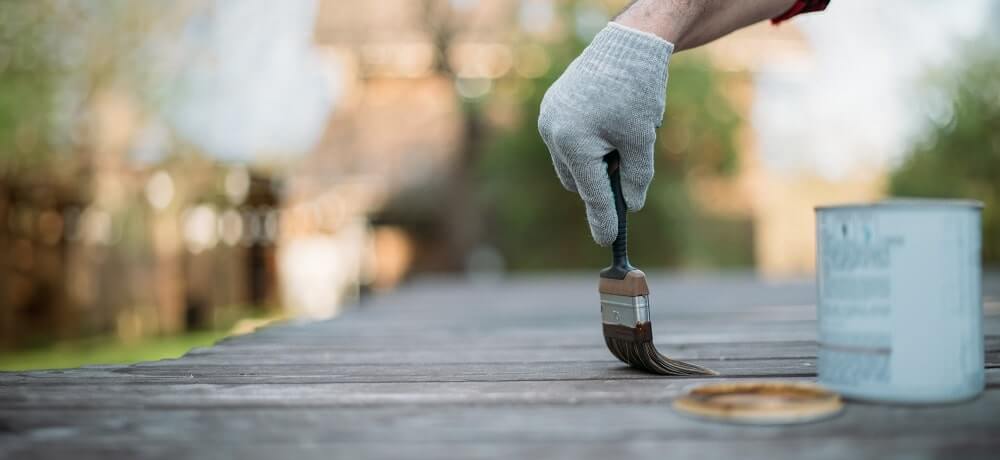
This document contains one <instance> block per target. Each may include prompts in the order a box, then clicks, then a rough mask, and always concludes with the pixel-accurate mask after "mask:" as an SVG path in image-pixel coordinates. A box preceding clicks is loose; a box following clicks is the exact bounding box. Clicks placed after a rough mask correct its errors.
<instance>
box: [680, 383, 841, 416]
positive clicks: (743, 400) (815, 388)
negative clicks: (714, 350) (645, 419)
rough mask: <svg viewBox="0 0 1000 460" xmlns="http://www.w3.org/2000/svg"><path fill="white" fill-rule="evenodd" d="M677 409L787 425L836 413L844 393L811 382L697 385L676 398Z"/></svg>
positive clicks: (695, 414)
mask: <svg viewBox="0 0 1000 460" xmlns="http://www.w3.org/2000/svg"><path fill="white" fill-rule="evenodd" d="M673 407H674V410H676V411H677V412H679V413H682V414H684V415H691V416H695V417H698V418H702V419H708V420H713V421H719V422H727V423H742V424H750V425H784V424H792V423H803V422H811V421H816V420H821V419H825V418H829V417H833V416H834V415H837V414H839V413H840V411H842V410H843V408H844V403H843V402H842V401H841V400H840V395H838V394H837V393H834V392H832V391H830V390H827V389H826V388H823V387H821V386H819V385H816V384H814V383H807V382H727V383H713V384H707V385H701V386H698V387H695V388H694V389H692V390H691V391H689V392H688V394H687V395H685V396H682V397H680V398H678V399H676V400H674V404H673Z"/></svg>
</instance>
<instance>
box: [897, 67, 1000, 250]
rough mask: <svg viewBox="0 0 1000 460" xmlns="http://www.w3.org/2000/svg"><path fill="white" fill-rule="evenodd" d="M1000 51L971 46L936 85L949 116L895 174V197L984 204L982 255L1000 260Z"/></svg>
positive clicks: (935, 125) (933, 128)
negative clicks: (955, 199) (943, 97)
mask: <svg viewBox="0 0 1000 460" xmlns="http://www.w3.org/2000/svg"><path fill="white" fill-rule="evenodd" d="M998 51H1000V50H997V49H996V48H991V49H988V50H983V49H976V50H970V52H969V53H968V56H966V57H965V58H964V59H962V60H961V62H963V64H962V66H961V67H960V68H958V69H956V70H955V71H954V74H948V75H946V76H947V78H946V79H944V81H945V83H939V84H937V85H936V86H937V88H936V89H937V90H939V91H942V92H943V93H944V94H946V95H947V98H946V100H948V106H947V109H950V110H944V111H943V112H944V113H946V114H947V115H950V116H946V117H938V118H941V119H940V120H937V121H938V122H937V123H936V124H933V125H932V126H931V127H930V130H929V132H928V133H927V137H926V139H925V140H924V141H923V142H921V143H920V144H918V145H917V146H915V147H914V149H913V151H912V152H911V153H910V154H909V155H908V156H907V157H906V160H905V161H904V162H903V164H902V165H901V166H900V167H899V168H898V169H897V170H896V171H895V172H894V173H893V174H892V177H891V180H890V184H889V192H890V193H891V194H892V195H896V196H909V197H936V198H968V199H975V200H980V201H982V202H983V204H984V205H985V207H984V208H983V258H984V261H985V262H987V263H993V264H996V263H1000V52H998Z"/></svg>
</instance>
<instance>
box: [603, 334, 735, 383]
mask: <svg viewBox="0 0 1000 460" xmlns="http://www.w3.org/2000/svg"><path fill="white" fill-rule="evenodd" d="M604 342H605V343H606V344H607V345H608V350H611V354H613V355H615V357H616V358H618V359H620V360H621V361H622V362H624V363H625V364H628V365H629V366H632V367H634V368H636V369H641V370H644V371H646V372H652V373H654V374H661V375H718V373H717V372H715V371H713V370H711V369H706V368H704V367H701V366H698V365H695V364H691V363H686V362H684V361H678V360H676V359H670V358H668V357H666V356H663V355H662V354H660V352H659V351H657V350H656V346H654V345H653V342H651V341H638V342H637V341H634V340H628V339H622V338H616V337H608V336H604Z"/></svg>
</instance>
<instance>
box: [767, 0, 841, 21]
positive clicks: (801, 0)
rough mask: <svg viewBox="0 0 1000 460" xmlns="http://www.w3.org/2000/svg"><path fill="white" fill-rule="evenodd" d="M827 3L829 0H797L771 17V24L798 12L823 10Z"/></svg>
mask: <svg viewBox="0 0 1000 460" xmlns="http://www.w3.org/2000/svg"><path fill="white" fill-rule="evenodd" d="M829 4H830V0H798V1H796V2H795V4H794V5H792V7H791V8H789V9H788V11H785V12H784V13H782V14H781V15H780V16H777V17H774V18H771V24H779V23H781V22H782V21H785V20H787V19H791V18H792V17H793V16H796V15H799V14H803V13H811V12H813V11H823V10H825V9H826V5H829Z"/></svg>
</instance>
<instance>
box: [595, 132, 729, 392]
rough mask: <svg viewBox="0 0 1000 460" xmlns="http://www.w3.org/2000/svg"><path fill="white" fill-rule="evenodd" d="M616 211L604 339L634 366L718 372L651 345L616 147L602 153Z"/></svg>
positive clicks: (605, 287) (605, 277) (605, 278)
mask: <svg viewBox="0 0 1000 460" xmlns="http://www.w3.org/2000/svg"><path fill="white" fill-rule="evenodd" d="M604 161H605V163H607V165H608V178H609V179H610V180H611V191H612V194H613V195H614V200H615V212H616V213H617V214H618V237H617V238H615V241H614V243H612V244H611V254H612V259H611V266H610V267H608V268H605V269H604V270H602V271H601V281H600V284H599V285H598V291H599V292H600V293H601V318H602V322H603V324H604V342H605V343H606V344H607V345H608V350H611V354H613V355H615V357H616V358H618V359H620V360H622V362H624V363H626V364H628V365H629V366H632V367H634V368H636V369H641V370H644V371H646V372H652V373H654V374H662V375H717V374H716V372H715V371H712V370H710V369H706V368H704V367H701V366H697V365H694V364H690V363H685V362H683V361H677V360H675V359H670V358H668V357H666V356H663V355H661V354H660V352H658V351H656V347H655V346H654V345H653V323H652V321H651V318H650V315H649V287H648V286H647V285H646V274H645V273H643V272H642V270H639V269H637V268H635V267H633V266H632V265H631V264H630V263H629V261H628V235H627V233H628V232H627V228H628V222H627V221H626V216H625V215H626V214H627V209H626V208H625V198H624V196H623V195H622V184H621V175H620V171H619V164H620V161H621V160H620V158H619V155H618V151H612V152H611V153H609V154H607V155H605V156H604Z"/></svg>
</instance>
